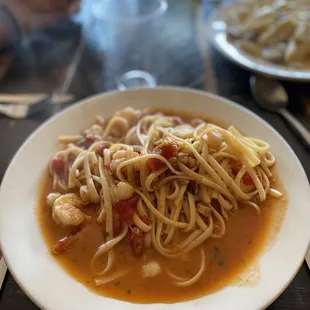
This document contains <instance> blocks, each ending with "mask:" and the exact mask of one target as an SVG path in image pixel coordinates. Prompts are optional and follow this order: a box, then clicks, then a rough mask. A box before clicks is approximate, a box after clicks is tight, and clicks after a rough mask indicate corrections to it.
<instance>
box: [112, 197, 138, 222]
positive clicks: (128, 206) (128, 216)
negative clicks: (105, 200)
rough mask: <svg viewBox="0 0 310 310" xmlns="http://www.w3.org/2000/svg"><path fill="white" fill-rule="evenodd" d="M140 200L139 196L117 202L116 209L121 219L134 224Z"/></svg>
mask: <svg viewBox="0 0 310 310" xmlns="http://www.w3.org/2000/svg"><path fill="white" fill-rule="evenodd" d="M139 199H140V196H139V195H134V196H132V197H130V198H129V199H125V200H117V201H116V202H115V204H114V208H115V209H116V210H117V212H118V213H119V215H120V218H121V219H122V220H123V221H125V222H127V223H129V224H131V223H132V221H133V220H132V218H133V214H134V212H135V209H136V207H137V203H138V201H139Z"/></svg>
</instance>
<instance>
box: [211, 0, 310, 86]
mask: <svg viewBox="0 0 310 310" xmlns="http://www.w3.org/2000/svg"><path fill="white" fill-rule="evenodd" d="M301 4H303V6H302V5H301ZM304 7H305V8H304ZM303 8H304V9H303ZM306 8H307V6H306V2H305V1H303V0H297V1H284V0H283V1H282V0H281V1H276V0H268V1H263V2H260V1H259V2H257V1H243V2H237V3H234V4H230V5H224V6H222V7H221V8H219V9H218V10H217V11H216V12H215V13H214V15H213V16H212V18H211V19H210V20H208V21H206V24H205V29H206V30H205V33H206V37H207V39H209V40H211V41H212V42H213V44H214V46H215V47H216V48H217V49H218V51H219V52H220V53H222V54H223V55H224V56H225V57H227V58H229V59H230V60H232V61H233V62H235V63H237V64H238V65H240V66H242V67H244V68H246V69H249V70H251V71H254V72H257V73H260V74H263V75H267V76H269V77H274V78H277V79H281V80H294V81H309V80H310V70H309V59H310V58H309V57H310V54H308V50H309V48H307V46H308V45H309V42H308V37H309V35H308V31H309V29H310V28H309V27H310V24H309V18H310V17H309V15H308V12H307V10H306Z"/></svg>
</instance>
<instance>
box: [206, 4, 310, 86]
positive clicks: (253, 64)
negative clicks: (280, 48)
mask: <svg viewBox="0 0 310 310" xmlns="http://www.w3.org/2000/svg"><path fill="white" fill-rule="evenodd" d="M229 10H231V6H224V7H222V8H220V9H218V10H217V11H216V12H215V13H214V15H213V16H212V18H211V19H210V20H209V21H208V20H206V26H205V31H206V34H207V38H206V39H208V40H210V41H211V42H212V43H213V45H214V47H215V48H216V49H217V50H218V51H219V52H220V53H221V54H222V55H224V56H225V57H227V58H228V59H230V60H231V61H233V62H234V63H236V64H238V65H240V66H242V67H244V68H245V69H248V70H250V71H254V72H256V73H260V74H262V75H266V76H268V77H273V78H277V79H280V80H291V81H300V82H307V81H310V70H309V69H305V70H303V69H296V68H292V67H288V66H284V65H277V64H273V63H271V62H267V61H264V60H263V59H259V58H256V57H253V56H251V55H249V54H247V53H245V52H243V51H242V50H241V49H239V48H238V47H236V46H235V45H234V44H232V42H230V41H229V40H227V35H226V20H227V17H228V12H229Z"/></svg>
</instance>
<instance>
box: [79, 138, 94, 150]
mask: <svg viewBox="0 0 310 310" xmlns="http://www.w3.org/2000/svg"><path fill="white" fill-rule="evenodd" d="M94 142H95V139H94V138H93V137H91V136H85V137H84V138H82V139H81V140H80V141H78V142H77V146H79V147H81V148H83V149H89V147H90V146H91V145H92V144H93V143H94Z"/></svg>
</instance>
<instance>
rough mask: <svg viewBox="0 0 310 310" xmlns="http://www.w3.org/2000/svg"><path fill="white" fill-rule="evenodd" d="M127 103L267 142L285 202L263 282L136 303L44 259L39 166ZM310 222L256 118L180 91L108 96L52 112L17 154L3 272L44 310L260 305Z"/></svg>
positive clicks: (296, 183) (294, 167)
mask: <svg viewBox="0 0 310 310" xmlns="http://www.w3.org/2000/svg"><path fill="white" fill-rule="evenodd" d="M126 106H132V107H134V108H147V107H155V106H156V107H164V108H168V107H170V108H173V109H181V110H185V111H192V112H196V113H197V112H198V113H202V114H206V115H208V116H209V117H211V118H214V119H219V120H222V121H224V122H225V123H228V124H230V123H232V124H234V125H236V126H237V128H239V129H241V130H242V131H243V132H246V133H247V134H249V135H250V136H254V137H257V138H261V139H264V140H266V141H268V142H269V143H270V145H271V147H272V152H273V153H274V154H275V156H276V159H277V171H278V174H279V177H280V179H281V180H282V182H283V184H284V186H285V188H286V190H287V194H288V197H289V202H288V209H287V215H286V217H285V220H284V223H283V225H282V228H281V230H280V232H279V234H278V236H277V240H276V242H275V244H274V246H273V247H272V248H271V249H270V250H269V251H268V252H267V253H266V254H265V255H264V256H263V258H262V259H261V262H260V266H261V280H260V282H259V283H258V284H257V285H255V286H253V287H243V288H242V287H232V286H231V287H227V288H225V289H223V290H221V291H218V292H217V293H214V294H212V295H209V296H206V297H203V298H199V299H196V300H193V301H188V302H183V303H179V304H164V305H163V304H161V305H159V304H152V305H137V304H130V303H126V302H122V301H118V300H115V299H110V298H105V297H103V296H100V295H96V294H94V293H93V292H90V291H89V290H88V289H87V288H86V287H85V286H83V285H82V284H80V283H78V282H76V281H75V280H74V279H73V278H72V277H71V276H69V275H68V274H67V273H66V272H65V271H64V270H63V269H62V268H61V267H60V266H59V265H58V264H57V263H56V262H55V261H54V259H53V258H52V257H50V255H49V254H48V250H47V247H46V244H45V242H44V240H43V238H42V236H41V234H40V230H39V227H38V221H37V218H36V200H37V197H38V189H39V187H40V177H41V174H42V172H43V169H44V168H45V167H46V164H47V161H48V159H49V158H50V156H51V155H52V154H53V153H54V152H55V151H56V150H57V149H58V145H57V137H58V136H59V135H61V134H76V133H79V132H80V131H82V130H83V129H85V128H86V127H87V126H89V125H91V124H92V122H93V121H94V117H95V115H96V114H102V115H104V116H111V115H112V114H113V113H114V112H115V111H117V110H119V109H122V108H124V107H126ZM309 219H310V193H309V187H308V180H307V177H306V175H305V172H304V170H303V168H302V166H301V164H300V163H299V161H298V159H297V157H296V156H295V154H294V153H293V151H292V150H291V148H290V147H289V145H288V144H287V143H286V142H285V141H284V140H283V138H281V137H280V135H279V134H278V133H277V132H276V131H275V130H274V129H273V128H271V127H270V126H269V125H268V124H267V123H266V122H264V121H263V120H262V119H260V118H259V117H258V116H256V115H254V114H253V113H251V112H250V111H248V110H246V109H244V108H242V107H240V106H238V105H235V104H234V103H232V102H229V101H227V100H224V99H223V98H220V97H216V96H213V95H210V94H207V93H204V92H199V91H193V90H187V89H181V88H157V89H140V90H132V91H128V92H112V93H107V94H105V95H99V96H95V97H92V98H90V99H87V100H85V101H83V102H81V103H80V104H77V105H74V106H73V107H71V108H69V109H67V110H66V111H64V112H62V113H60V114H59V115H56V116H55V117H53V118H52V119H50V120H49V121H48V122H46V123H45V124H44V125H42V126H41V127H40V128H39V129H38V130H36V131H35V133H34V134H32V135H31V137H30V138H29V139H28V140H27V141H26V142H25V143H24V145H23V146H22V147H21V149H20V150H19V151H18V153H17V154H16V156H15V157H14V159H13V160H12V162H11V164H10V166H9V168H8V170H7V172H6V174H5V177H4V180H3V183H2V186H1V193H0V241H1V247H2V252H3V254H4V257H5V259H6V262H7V264H8V267H9V269H10V271H11V272H12V274H13V276H14V277H15V279H16V280H17V282H18V283H19V284H20V286H21V287H22V289H23V290H24V291H25V292H26V293H27V294H28V296H29V297H30V298H31V299H32V300H33V301H34V302H35V303H36V304H37V305H38V306H39V307H41V308H42V309H49V310H52V309H53V310H85V309H91V310H102V309H115V310H117V309H127V310H131V309H146V308H147V309H154V310H155V309H156V310H164V309H169V310H172V309H177V310H182V309H188V308H195V309H212V310H226V309H234V310H235V309H238V310H252V309H262V308H265V307H266V306H267V305H268V304H270V303H271V302H272V301H273V300H274V299H275V298H277V297H278V296H279V295H280V294H281V292H282V291H283V290H284V289H285V288H286V287H287V285H288V284H289V283H290V281H291V280H292V279H293V277H294V276H295V274H296V273H297V271H298V269H299V267H300V265H301V263H302V262H303V259H304V257H305V254H306V250H307V247H308V243H309V240H310V225H309Z"/></svg>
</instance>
